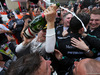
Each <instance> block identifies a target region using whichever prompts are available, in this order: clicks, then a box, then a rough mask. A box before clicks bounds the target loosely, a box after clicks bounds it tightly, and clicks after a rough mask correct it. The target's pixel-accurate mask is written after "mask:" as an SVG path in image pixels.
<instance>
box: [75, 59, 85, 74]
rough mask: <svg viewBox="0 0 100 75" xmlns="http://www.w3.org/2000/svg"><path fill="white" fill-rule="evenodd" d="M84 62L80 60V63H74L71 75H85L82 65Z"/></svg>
mask: <svg viewBox="0 0 100 75" xmlns="http://www.w3.org/2000/svg"><path fill="white" fill-rule="evenodd" d="M85 62H86V60H84V59H83V60H81V61H79V62H78V61H75V62H74V68H73V75H86V70H85V67H84V63H85Z"/></svg>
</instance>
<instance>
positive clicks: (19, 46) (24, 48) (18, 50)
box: [15, 43, 30, 52]
mask: <svg viewBox="0 0 100 75" xmlns="http://www.w3.org/2000/svg"><path fill="white" fill-rule="evenodd" d="M29 45H30V43H29V44H27V45H23V44H22V43H20V44H19V45H17V47H16V49H15V51H16V52H20V51H24V50H26V48H27V47H29Z"/></svg>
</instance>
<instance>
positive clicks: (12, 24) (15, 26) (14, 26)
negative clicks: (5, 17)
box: [8, 13, 24, 44]
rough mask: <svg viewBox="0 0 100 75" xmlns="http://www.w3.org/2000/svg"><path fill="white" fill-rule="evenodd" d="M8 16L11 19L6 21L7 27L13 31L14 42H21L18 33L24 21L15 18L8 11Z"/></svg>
mask: <svg viewBox="0 0 100 75" xmlns="http://www.w3.org/2000/svg"><path fill="white" fill-rule="evenodd" d="M9 16H10V18H11V21H9V23H8V28H9V29H10V30H11V31H12V32H13V36H14V38H15V39H16V44H20V43H21V42H22V38H21V36H20V34H21V31H22V28H23V26H24V22H23V20H20V19H16V18H15V15H14V14H13V13H9Z"/></svg>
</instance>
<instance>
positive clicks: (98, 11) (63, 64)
mask: <svg viewBox="0 0 100 75" xmlns="http://www.w3.org/2000/svg"><path fill="white" fill-rule="evenodd" d="M96 2H97V4H96V5H90V6H88V7H84V8H83V6H82V3H81V2H76V3H75V4H77V9H76V5H75V4H74V5H73V4H71V5H69V6H68V5H64V7H65V8H66V9H68V10H70V11H71V12H72V13H74V14H76V15H77V17H78V18H79V19H80V20H81V21H80V20H79V19H78V18H77V17H76V16H74V15H73V14H72V13H70V12H68V11H66V10H64V9H61V8H59V7H57V6H56V5H55V4H52V5H50V6H49V7H47V8H44V7H43V6H42V5H41V1H38V3H37V5H38V7H36V8H34V9H33V8H32V7H31V6H29V5H30V1H27V3H26V8H27V9H26V11H25V12H23V15H20V14H21V13H20V12H19V11H7V13H8V15H7V16H8V18H9V20H8V22H7V23H6V24H5V23H4V22H3V20H2V17H1V16H0V75H52V74H53V72H55V71H56V73H57V75H88V74H90V75H92V74H93V75H99V74H100V0H98V1H97V0H96ZM97 5H98V6H97ZM41 13H44V15H45V20H46V22H47V26H46V27H44V29H41V30H40V31H39V32H38V33H36V35H34V37H32V38H26V37H25V36H24V30H25V28H26V27H27V26H28V25H29V23H30V22H31V21H32V20H33V19H34V18H35V17H37V16H38V15H41ZM84 27H85V28H86V29H87V31H85V29H84Z"/></svg>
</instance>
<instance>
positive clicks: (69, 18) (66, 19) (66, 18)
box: [64, 14, 73, 27]
mask: <svg viewBox="0 0 100 75" xmlns="http://www.w3.org/2000/svg"><path fill="white" fill-rule="evenodd" d="M72 17H73V15H72V14H68V15H66V16H65V18H64V26H66V27H69V26H70V20H71V18H72Z"/></svg>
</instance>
